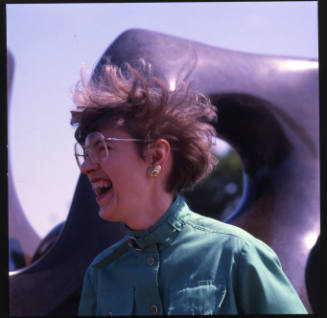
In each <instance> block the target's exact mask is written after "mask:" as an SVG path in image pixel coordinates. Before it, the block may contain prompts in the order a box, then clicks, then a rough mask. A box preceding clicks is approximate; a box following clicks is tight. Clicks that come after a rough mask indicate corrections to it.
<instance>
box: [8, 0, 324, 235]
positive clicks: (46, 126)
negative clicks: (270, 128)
mask: <svg viewBox="0 0 327 318" xmlns="http://www.w3.org/2000/svg"><path fill="white" fill-rule="evenodd" d="M6 7H7V45H8V48H9V50H10V51H11V52H12V54H13V55H14V58H15V74H14V82H13V88H12V97H11V104H10V108H9V112H8V116H9V119H8V123H9V131H8V137H9V151H10V156H11V162H12V166H13V172H12V173H13V177H14V182H15V186H16V189H17V192H18V196H19V199H20V200H21V203H22V206H23V208H24V210H25V213H26V215H27V216H28V219H29V220H30V222H31V224H32V226H33V227H34V228H35V230H36V231H37V232H38V233H39V235H40V236H41V237H43V236H44V235H45V234H46V233H47V232H48V231H49V230H51V228H52V227H53V226H55V225H56V224H57V223H58V222H60V221H62V220H64V219H65V218H66V216H67V214H68V211H69V207H70V204H71V199H72V196H73V193H74V190H75V186H76V182H77V178H78V175H79V171H78V169H77V166H76V163H75V159H74V157H73V144H74V138H73V134H74V130H73V128H72V127H71V126H70V124H69V121H70V113H69V110H70V109H72V108H73V104H72V101H71V90H72V88H73V87H74V85H75V83H76V81H77V80H78V79H79V71H80V67H81V65H82V63H86V65H87V67H88V69H89V70H92V68H93V67H94V65H95V64H96V62H97V60H98V59H99V58H100V56H101V55H102V53H103V52H104V50H105V49H106V48H107V47H108V46H109V45H110V44H111V43H112V41H113V40H114V39H115V38H116V37H117V36H119V34H121V33H122V32H123V31H125V30H127V29H130V28H144V29H148V30H153V31H159V32H162V33H166V34H171V35H176V36H180V37H183V38H187V39H191V40H195V41H198V42H202V43H205V44H209V45H213V46H216V47H222V48H227V49H232V50H237V51H243V52H252V53H259V54H270V55H271V54H272V55H282V56H291V57H303V58H310V59H317V58H318V35H317V34H318V33H317V2H316V1H308V2H284V1H283V2H226V3H223V2H210V3H205V2H201V3H200V2H199V3H197V2H190V3H134V4H127V3H106V4H94V3H92V4H7V6H6Z"/></svg>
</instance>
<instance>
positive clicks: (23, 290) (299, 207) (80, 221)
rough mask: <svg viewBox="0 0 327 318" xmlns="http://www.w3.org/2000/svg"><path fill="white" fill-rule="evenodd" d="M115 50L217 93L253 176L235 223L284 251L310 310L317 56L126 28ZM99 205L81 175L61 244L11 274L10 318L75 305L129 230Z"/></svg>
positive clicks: (225, 134)
mask: <svg viewBox="0 0 327 318" xmlns="http://www.w3.org/2000/svg"><path fill="white" fill-rule="evenodd" d="M108 56H110V58H111V61H112V62H113V63H114V64H117V65H121V64H122V63H123V62H126V61H127V62H129V63H130V64H132V65H134V66H137V65H138V64H139V63H138V61H139V58H143V59H145V60H146V61H148V62H150V63H151V64H152V67H153V71H154V73H155V74H157V75H158V76H160V77H163V78H164V79H165V80H166V81H167V83H168V85H169V86H170V87H171V88H173V87H174V85H175V82H176V79H178V78H181V79H187V80H191V81H192V86H193V88H196V89H198V90H200V91H202V92H203V93H205V94H208V95H210V96H211V97H212V100H213V102H214V103H215V104H216V105H217V107H218V114H219V121H218V124H217V125H216V129H217V132H218V134H219V136H220V137H221V138H223V139H226V140H227V141H228V142H229V143H230V144H231V145H232V146H233V147H234V148H235V149H236V150H237V151H238V152H239V154H240V157H241V159H242V162H243V165H244V173H245V178H244V180H246V181H245V182H246V184H245V191H244V195H243V199H242V203H241V204H240V206H239V208H238V210H237V211H236V212H237V213H234V215H233V216H232V217H231V218H230V219H228V220H226V221H228V222H231V223H232V224H235V225H238V226H240V227H242V228H244V229H246V230H247V231H249V232H250V233H252V234H253V235H255V236H256V237H258V238H260V239H262V240H263V241H265V242H266V243H268V244H269V245H270V246H271V247H272V248H273V249H274V250H275V251H276V252H277V254H278V256H279V257H280V260H281V263H282V265H283V268H284V271H285V272H286V274H287V275H288V277H289V278H290V280H291V282H292V283H293V285H294V286H295V288H296V290H297V291H298V293H299V294H300V297H301V298H302V300H303V302H304V304H305V305H306V307H307V309H308V310H309V311H311V309H310V304H309V301H308V298H307V294H306V289H305V283H304V271H305V264H306V260H307V257H308V254H309V252H310V245H309V243H308V238H309V237H311V238H312V236H314V235H316V236H317V235H318V233H319V211H320V202H319V196H320V194H319V189H320V187H319V135H318V130H319V127H318V122H319V118H318V70H317V62H316V61H314V60H305V59H295V58H286V57H276V56H266V55H256V54H250V53H241V52H235V51H231V50H225V49H221V48H216V47H211V46H208V45H204V44H201V43H197V42H193V41H189V40H185V39H181V38H177V37H173V36H169V35H165V34H160V33H156V32H152V31H146V30H128V31H126V32H124V33H123V34H121V35H120V36H119V37H118V38H117V39H116V40H115V41H114V42H113V43H112V44H111V45H110V46H109V48H108V49H107V51H106V52H105V53H104V55H103V57H108ZM104 62H105V59H104V58H102V59H101V60H100V62H99V63H98V66H97V67H96V69H95V71H94V76H98V74H99V72H101V67H102V64H103V63H104ZM96 211H97V207H96V203H95V201H94V197H93V194H92V193H91V189H90V186H89V185H88V182H87V180H86V178H85V177H81V178H80V180H79V183H78V186H77V189H76V193H75V196H74V203H73V205H72V208H71V210H70V213H69V216H68V219H67V222H66V224H65V227H64V229H63V231H62V232H61V235H60V237H59V239H58V240H57V241H56V243H55V245H54V247H53V248H52V249H51V250H50V251H49V252H48V253H47V254H46V255H44V257H42V258H40V259H39V260H38V261H37V262H36V263H33V264H32V265H31V266H30V267H27V268H25V269H23V270H22V271H20V272H18V273H13V274H12V275H11V277H10V300H11V303H10V313H11V315H38V314H47V313H49V312H51V311H52V312H56V309H57V310H58V311H57V313H58V312H60V310H61V309H60V308H64V309H62V310H63V313H64V314H71V313H72V312H74V310H76V302H77V299H78V297H77V296H76V295H78V290H79V288H80V286H81V282H82V276H83V271H84V270H85V269H86V266H87V264H88V263H89V262H90V260H91V259H92V258H93V257H94V256H95V255H96V254H97V252H98V251H99V250H100V249H101V248H104V247H106V246H108V245H109V244H111V243H112V242H113V241H115V240H117V239H118V238H119V237H120V236H121V235H122V231H121V230H122V229H121V227H119V225H115V224H111V223H109V222H103V221H101V220H100V219H99V218H98V216H97V213H96ZM74 293H75V294H74ZM76 293H77V294H76ZM74 295H75V296H74ZM69 297H71V298H69ZM74 297H75V298H74ZM70 299H73V300H71V301H70ZM67 304H68V305H67ZM58 308H59V309H58Z"/></svg>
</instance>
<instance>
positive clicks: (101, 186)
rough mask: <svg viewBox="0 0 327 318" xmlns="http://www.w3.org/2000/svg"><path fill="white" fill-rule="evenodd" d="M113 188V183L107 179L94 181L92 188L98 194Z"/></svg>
mask: <svg viewBox="0 0 327 318" xmlns="http://www.w3.org/2000/svg"><path fill="white" fill-rule="evenodd" d="M111 188H112V183H111V182H110V181H107V180H100V181H98V182H95V183H92V189H93V190H94V192H95V194H96V195H97V196H100V195H103V194H105V193H107V192H108V191H109V190H110V189H111Z"/></svg>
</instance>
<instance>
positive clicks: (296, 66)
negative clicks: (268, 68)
mask: <svg viewBox="0 0 327 318" xmlns="http://www.w3.org/2000/svg"><path fill="white" fill-rule="evenodd" d="M276 68H277V69H278V70H280V71H282V72H283V71H284V72H289V71H294V72H296V71H307V70H308V71H310V70H313V69H318V62H317V61H294V60H286V61H282V62H277V63H276Z"/></svg>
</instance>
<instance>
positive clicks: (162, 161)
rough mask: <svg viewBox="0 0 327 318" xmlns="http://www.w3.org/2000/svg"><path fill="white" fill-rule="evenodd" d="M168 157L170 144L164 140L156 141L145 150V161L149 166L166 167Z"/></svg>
mask: <svg viewBox="0 0 327 318" xmlns="http://www.w3.org/2000/svg"><path fill="white" fill-rule="evenodd" d="M169 156H170V144H169V142H168V141H167V140H166V139H162V138H161V139H157V140H156V141H155V142H154V143H153V144H151V145H150V146H149V148H148V150H147V156H146V157H147V161H148V163H149V165H150V166H154V165H160V166H161V167H162V168H163V167H164V166H165V165H166V163H167V161H168V158H169Z"/></svg>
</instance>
